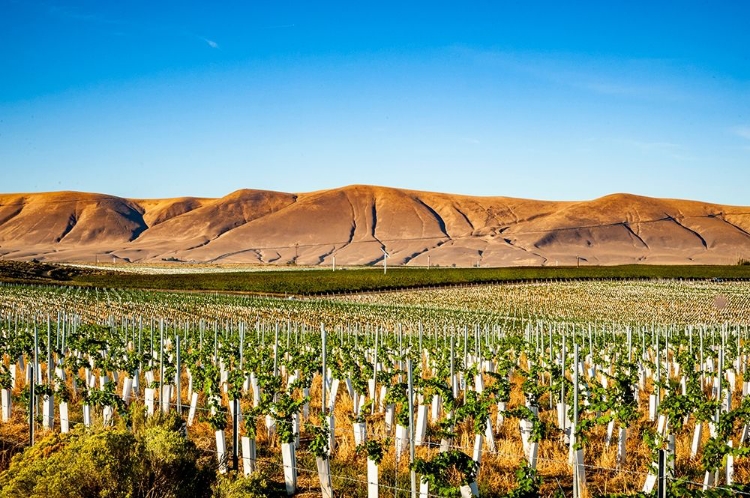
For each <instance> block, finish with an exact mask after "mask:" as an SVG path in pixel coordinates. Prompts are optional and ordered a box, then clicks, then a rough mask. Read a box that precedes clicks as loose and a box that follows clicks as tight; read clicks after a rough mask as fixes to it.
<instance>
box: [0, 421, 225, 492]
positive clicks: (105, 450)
mask: <svg viewBox="0 0 750 498" xmlns="http://www.w3.org/2000/svg"><path fill="white" fill-rule="evenodd" d="M175 418H176V417H163V418H160V419H158V421H157V422H154V423H149V424H147V425H146V426H145V427H143V428H142V429H141V430H139V431H136V432H135V433H131V432H129V431H127V430H125V429H123V428H100V429H96V430H93V431H91V430H86V429H85V428H84V427H78V428H76V429H74V430H73V431H71V432H70V433H69V434H50V435H49V436H47V437H46V438H44V439H42V440H41V441H39V442H38V443H37V444H35V445H34V446H33V447H30V448H27V449H26V450H25V451H24V452H23V453H20V454H18V455H16V456H15V457H13V460H12V461H11V465H10V468H9V469H8V470H6V471H5V472H3V473H2V474H0V497H6V496H7V497H16V496H29V497H42V496H44V497H63V496H79V497H82V498H86V497H92V498H93V497H99V496H105V497H134V498H137V497H144V498H146V497H150V496H160V497H174V498H178V497H182V496H185V497H188V496H198V497H200V496H210V492H211V484H212V480H213V475H214V473H213V469H210V468H199V467H198V464H197V462H198V457H199V456H200V455H199V452H198V450H197V449H196V447H195V444H194V443H192V442H191V441H189V440H188V439H186V438H185V437H183V436H182V435H181V434H180V433H179V432H177V431H175V430H174V426H175V425H176V424H175V420H174V419H175Z"/></svg>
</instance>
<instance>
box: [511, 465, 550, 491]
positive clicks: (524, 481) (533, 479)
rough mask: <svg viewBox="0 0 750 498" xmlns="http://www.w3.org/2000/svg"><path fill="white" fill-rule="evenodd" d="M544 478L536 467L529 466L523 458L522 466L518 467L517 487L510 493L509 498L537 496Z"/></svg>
mask: <svg viewBox="0 0 750 498" xmlns="http://www.w3.org/2000/svg"><path fill="white" fill-rule="evenodd" d="M541 485H542V478H541V477H539V474H538V473H537V471H536V469H534V468H532V467H529V464H528V463H527V462H526V460H521V466H520V467H518V469H516V487H515V489H514V490H513V491H511V492H510V493H508V495H507V496H508V498H535V497H537V496H539V488H540V487H541Z"/></svg>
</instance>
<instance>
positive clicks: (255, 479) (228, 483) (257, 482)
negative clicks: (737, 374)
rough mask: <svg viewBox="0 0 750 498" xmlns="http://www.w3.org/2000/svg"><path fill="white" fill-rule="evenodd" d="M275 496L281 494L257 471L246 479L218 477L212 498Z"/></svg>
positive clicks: (261, 497) (228, 476)
mask: <svg viewBox="0 0 750 498" xmlns="http://www.w3.org/2000/svg"><path fill="white" fill-rule="evenodd" d="M274 491H275V492H274ZM276 495H281V492H280V491H279V490H274V489H273V486H272V482H271V480H270V478H269V476H267V475H266V474H265V473H264V472H263V471H262V470H258V471H255V472H253V473H252V474H251V475H249V476H247V477H238V476H234V475H232V474H226V475H221V476H219V477H218V479H217V482H216V485H215V486H214V490H213V495H212V496H213V498H266V497H268V496H276Z"/></svg>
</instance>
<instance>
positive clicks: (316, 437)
mask: <svg viewBox="0 0 750 498" xmlns="http://www.w3.org/2000/svg"><path fill="white" fill-rule="evenodd" d="M305 428H306V429H307V431H308V432H309V433H311V434H312V440H311V441H310V445H309V446H308V450H309V451H310V453H312V454H313V455H315V456H316V457H317V458H324V459H326V460H327V459H328V457H329V454H330V451H331V450H330V448H329V439H328V438H329V437H330V435H331V430H330V428H329V425H328V417H326V416H325V415H323V414H322V413H321V414H320V425H319V426H318V425H313V424H310V423H307V424H306V425H305ZM292 440H294V436H292ZM289 442H291V441H289Z"/></svg>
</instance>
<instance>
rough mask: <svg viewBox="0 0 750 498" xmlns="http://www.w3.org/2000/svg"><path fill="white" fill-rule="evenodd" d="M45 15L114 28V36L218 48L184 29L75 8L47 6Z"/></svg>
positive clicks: (215, 43) (207, 40)
mask: <svg viewBox="0 0 750 498" xmlns="http://www.w3.org/2000/svg"><path fill="white" fill-rule="evenodd" d="M47 13H48V14H49V15H51V16H55V17H57V18H60V19H63V20H67V21H74V22H83V23H89V24H93V25H100V26H104V27H109V28H114V29H113V30H112V31H111V32H110V33H111V34H112V35H115V36H127V35H131V36H142V35H143V34H144V33H147V34H150V35H166V36H171V37H177V38H186V39H192V41H193V43H194V42H195V40H201V41H203V42H204V43H206V45H208V46H209V47H211V48H214V49H217V50H218V49H219V48H220V47H219V44H218V43H217V42H216V41H214V40H211V39H210V38H206V37H205V36H199V35H197V34H196V33H194V32H191V31H190V30H188V29H186V28H184V27H179V26H171V25H168V24H159V25H156V24H151V23H148V22H132V21H127V20H124V19H112V18H109V17H106V16H103V15H100V14H95V13H90V12H83V11H81V10H78V9H75V8H71V7H63V6H58V5H51V6H48V7H47Z"/></svg>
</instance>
